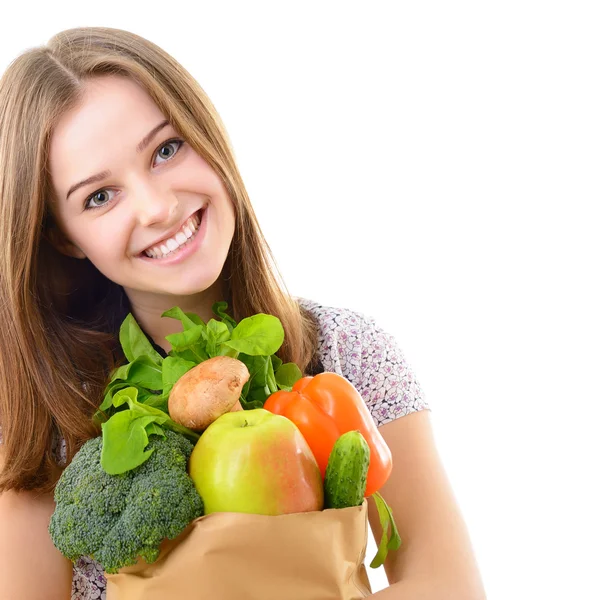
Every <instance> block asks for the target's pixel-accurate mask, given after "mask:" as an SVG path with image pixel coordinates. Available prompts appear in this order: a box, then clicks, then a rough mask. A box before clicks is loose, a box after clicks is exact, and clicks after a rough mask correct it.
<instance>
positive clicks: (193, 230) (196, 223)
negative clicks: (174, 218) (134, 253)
mask: <svg viewBox="0 0 600 600" xmlns="http://www.w3.org/2000/svg"><path fill="white" fill-rule="evenodd" d="M203 213H204V208H202V209H200V210H199V211H198V212H196V213H194V214H193V215H192V216H191V217H190V218H189V219H188V220H187V221H186V222H185V223H184V224H183V225H182V226H181V229H180V230H179V231H178V232H177V233H175V234H174V235H173V236H171V237H170V238H168V239H166V240H163V241H162V242H161V243H160V244H157V245H155V246H151V247H150V248H147V249H146V250H144V251H143V252H142V255H144V256H147V257H148V258H154V259H157V260H160V259H161V258H166V257H167V256H172V255H173V254H175V253H177V252H178V251H179V250H180V249H181V248H182V247H184V246H185V245H186V244H189V243H190V242H191V241H192V240H193V239H194V238H195V237H196V236H197V235H198V229H199V228H200V223H201V222H202V215H203Z"/></svg>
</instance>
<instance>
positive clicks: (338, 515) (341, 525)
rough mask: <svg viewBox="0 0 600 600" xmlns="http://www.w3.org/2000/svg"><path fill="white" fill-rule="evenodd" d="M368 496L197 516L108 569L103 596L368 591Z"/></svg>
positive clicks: (349, 595) (252, 597) (342, 598)
mask: <svg viewBox="0 0 600 600" xmlns="http://www.w3.org/2000/svg"><path fill="white" fill-rule="evenodd" d="M367 531H368V521H367V502H366V500H365V501H364V502H363V504H362V505H361V506H356V507H352V508H342V509H328V510H323V511H315V512H307V513H295V514H289V515H279V516H264V515H248V514H241V513H213V514H210V515H206V516H204V517H200V518H199V519H196V520H195V521H193V522H192V523H191V524H190V526H189V527H188V528H187V529H186V530H185V531H184V532H183V533H182V534H181V535H180V536H179V537H178V538H177V539H175V540H173V541H166V542H165V543H164V545H163V548H162V550H161V554H160V557H159V559H158V560H157V561H156V562H155V563H152V564H150V565H149V564H146V563H144V562H143V561H140V562H139V563H138V564H136V565H134V566H132V567H125V568H123V569H121V570H120V571H119V573H117V574H114V575H107V576H106V579H107V600H142V599H143V600H159V599H160V600H169V599H171V598H172V599H174V600H200V599H201V600H356V599H359V598H365V597H366V596H368V595H370V594H371V588H370V585H369V580H368V577H367V573H366V569H365V567H364V564H363V560H364V558H365V551H366V547H367Z"/></svg>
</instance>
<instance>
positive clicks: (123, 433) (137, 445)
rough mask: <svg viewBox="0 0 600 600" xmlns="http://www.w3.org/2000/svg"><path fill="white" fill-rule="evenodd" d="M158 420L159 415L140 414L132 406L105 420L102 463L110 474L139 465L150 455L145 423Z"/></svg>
mask: <svg viewBox="0 0 600 600" xmlns="http://www.w3.org/2000/svg"><path fill="white" fill-rule="evenodd" d="M154 421H156V416H154V415H148V416H145V417H140V416H139V415H136V414H135V413H134V412H133V411H131V410H124V411H121V412H118V413H116V414H114V415H113V416H112V417H111V418H110V419H109V420H108V421H107V422H106V423H103V424H102V453H101V455H100V464H101V465H102V468H103V469H104V470H105V471H106V472H107V473H108V474H109V475H120V474H121V473H125V472H126V471H130V470H131V469H135V468H136V467H139V466H140V465H141V464H142V463H143V462H145V461H146V460H148V458H150V455H151V454H152V450H148V451H144V449H145V448H146V446H147V445H148V432H147V431H146V427H147V426H148V425H151V424H153V422H154Z"/></svg>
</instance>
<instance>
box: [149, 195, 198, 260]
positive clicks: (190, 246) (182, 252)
mask: <svg viewBox="0 0 600 600" xmlns="http://www.w3.org/2000/svg"><path fill="white" fill-rule="evenodd" d="M207 213H208V206H207V207H206V208H203V209H202V212H201V213H200V227H199V228H198V230H197V233H196V235H195V236H194V238H193V239H192V241H191V242H188V243H187V244H185V245H183V246H180V247H179V248H178V249H177V250H175V252H171V254H169V255H168V256H165V257H164V258H150V257H149V256H146V254H144V253H142V254H141V255H140V258H141V259H142V260H144V261H146V262H149V263H152V264H153V265H163V266H168V265H176V264H177V263H180V262H182V261H184V260H185V259H186V258H187V257H188V256H190V255H191V254H193V253H194V252H196V250H197V249H198V248H199V247H200V245H201V244H202V241H203V240H204V236H205V235H206V221H207V216H208V215H207Z"/></svg>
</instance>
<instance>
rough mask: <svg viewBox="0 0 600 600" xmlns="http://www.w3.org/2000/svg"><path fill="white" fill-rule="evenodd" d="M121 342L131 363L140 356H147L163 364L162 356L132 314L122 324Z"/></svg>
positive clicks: (120, 331) (120, 329) (156, 362)
mask: <svg viewBox="0 0 600 600" xmlns="http://www.w3.org/2000/svg"><path fill="white" fill-rule="evenodd" d="M119 342H121V347H122V348H123V353H124V354H125V358H127V360H128V361H129V362H133V361H134V360H135V359H136V358H139V357H140V356H147V357H148V358H149V359H150V360H151V361H152V362H154V363H155V364H157V365H160V364H161V363H162V356H161V355H160V354H159V353H158V352H157V351H156V350H155V349H154V347H153V346H152V344H151V343H150V341H149V340H148V338H147V337H146V336H145V335H144V333H143V332H142V329H141V328H140V326H139V325H138V323H137V321H136V320H135V318H134V316H133V315H132V314H131V313H129V314H128V315H127V316H126V317H125V319H124V320H123V323H121V327H120V328H119Z"/></svg>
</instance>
